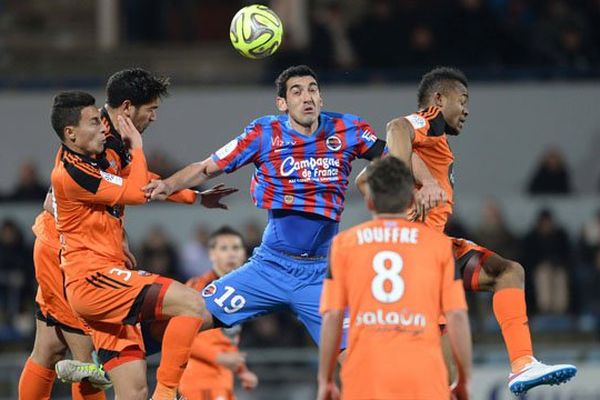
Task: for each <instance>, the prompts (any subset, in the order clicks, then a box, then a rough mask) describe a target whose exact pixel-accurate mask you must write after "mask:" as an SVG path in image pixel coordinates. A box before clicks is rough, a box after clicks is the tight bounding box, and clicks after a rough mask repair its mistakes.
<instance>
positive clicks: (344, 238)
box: [334, 220, 377, 247]
mask: <svg viewBox="0 0 600 400" xmlns="http://www.w3.org/2000/svg"><path fill="white" fill-rule="evenodd" d="M374 225H377V222H376V220H369V221H365V222H363V223H360V224H358V225H354V226H353V227H350V228H348V229H345V230H343V231H341V232H340V233H338V234H337V235H336V236H335V238H334V240H335V241H336V243H337V244H338V246H342V247H351V246H354V245H356V244H357V239H356V238H357V236H358V232H360V231H362V230H364V229H367V228H370V227H372V226H374Z"/></svg>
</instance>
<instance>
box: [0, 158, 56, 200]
mask: <svg viewBox="0 0 600 400" xmlns="http://www.w3.org/2000/svg"><path fill="white" fill-rule="evenodd" d="M48 188H49V185H48V184H45V183H43V182H42V180H41V179H40V177H39V175H38V171H37V168H36V166H35V164H34V163H32V162H25V163H23V164H22V165H21V168H20V170H19V181H18V183H17V187H15V189H14V190H13V191H12V193H10V194H9V195H8V196H7V198H6V199H7V200H9V201H40V202H41V201H44V198H45V197H46V193H47V192H48Z"/></svg>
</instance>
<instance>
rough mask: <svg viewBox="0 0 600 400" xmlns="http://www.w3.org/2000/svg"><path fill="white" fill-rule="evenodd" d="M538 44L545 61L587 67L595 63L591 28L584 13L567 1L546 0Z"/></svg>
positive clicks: (543, 61) (538, 30) (539, 27)
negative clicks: (592, 51) (592, 52)
mask: <svg viewBox="0 0 600 400" xmlns="http://www.w3.org/2000/svg"><path fill="white" fill-rule="evenodd" d="M533 37H534V46H535V48H536V50H537V51H538V53H539V54H540V56H541V57H542V59H541V60H540V61H541V62H542V63H547V62H551V63H552V64H554V65H557V66H563V67H565V66H570V67H576V68H587V67H589V66H590V64H591V61H592V59H591V50H592V49H591V46H590V43H589V39H588V38H589V29H588V25H587V22H586V20H585V18H584V17H583V15H582V14H581V13H580V12H578V11H576V10H575V8H573V7H572V5H571V4H570V2H567V1H565V0H551V1H547V2H545V8H544V9H543V15H542V17H541V18H540V20H539V22H538V23H537V24H536V26H535V31H534V36H533Z"/></svg>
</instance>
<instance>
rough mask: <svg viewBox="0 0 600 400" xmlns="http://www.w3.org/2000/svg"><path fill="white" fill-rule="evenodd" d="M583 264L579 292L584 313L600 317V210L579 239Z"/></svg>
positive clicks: (587, 223) (587, 224)
mask: <svg viewBox="0 0 600 400" xmlns="http://www.w3.org/2000/svg"><path fill="white" fill-rule="evenodd" d="M579 254H580V257H581V262H582V264H583V265H582V268H581V269H582V271H580V272H581V276H580V279H579V282H578V284H579V285H578V286H580V287H578V288H577V289H578V290H581V292H582V293H581V295H582V297H581V299H580V302H581V305H582V307H583V308H584V310H583V311H586V312H591V313H592V314H593V315H597V316H600V291H598V288H599V287H600V210H598V211H597V212H596V217H595V218H592V219H590V220H589V221H587V222H586V223H585V225H584V226H583V229H582V231H581V237H580V238H579Z"/></svg>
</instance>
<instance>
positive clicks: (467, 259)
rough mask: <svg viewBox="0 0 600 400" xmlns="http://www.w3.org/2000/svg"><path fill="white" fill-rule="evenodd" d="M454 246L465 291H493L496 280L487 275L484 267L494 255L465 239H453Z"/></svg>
mask: <svg viewBox="0 0 600 400" xmlns="http://www.w3.org/2000/svg"><path fill="white" fill-rule="evenodd" d="M452 245H453V251H454V258H455V260H456V264H457V266H458V268H459V269H460V272H461V275H462V280H463V285H464V288H465V290H469V291H490V290H493V289H494V284H495V282H496V278H495V277H494V276H492V275H491V274H489V273H486V271H485V270H484V267H483V266H484V264H485V262H486V260H487V259H489V258H490V257H491V256H492V255H494V253H493V252H491V251H490V250H488V249H486V248H485V247H482V246H479V245H477V244H476V243H473V242H471V241H469V240H465V239H457V238H452Z"/></svg>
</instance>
